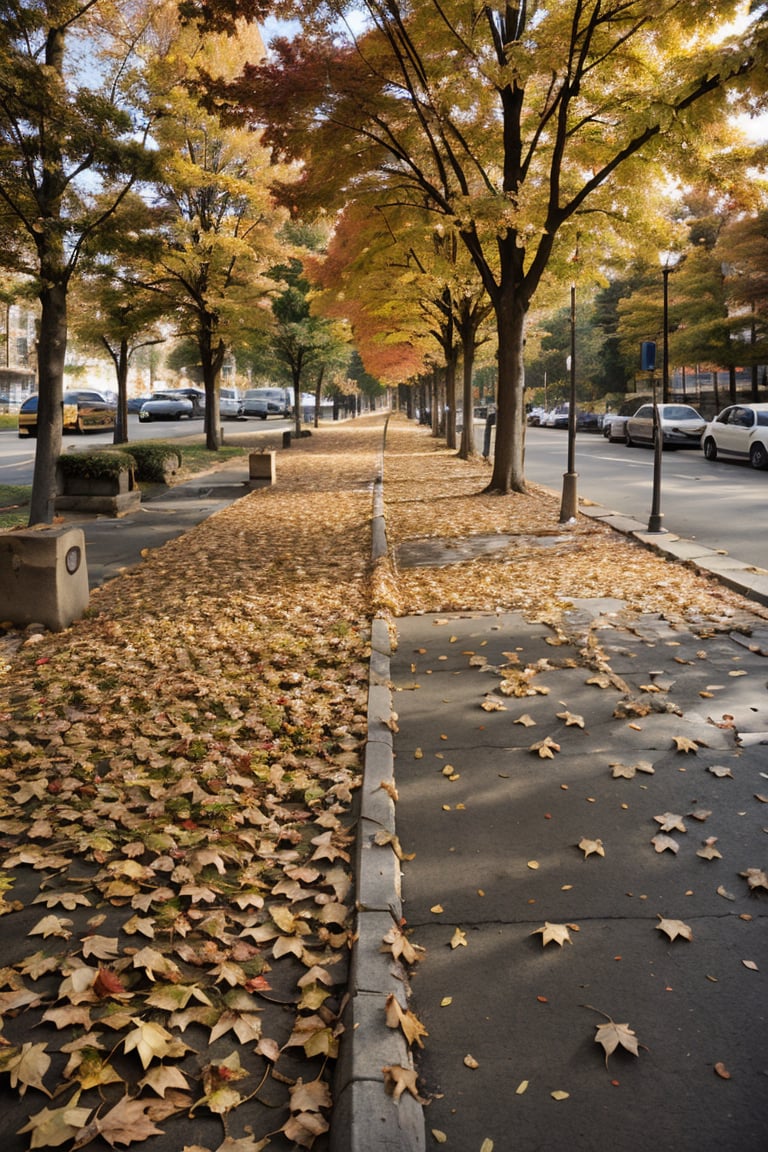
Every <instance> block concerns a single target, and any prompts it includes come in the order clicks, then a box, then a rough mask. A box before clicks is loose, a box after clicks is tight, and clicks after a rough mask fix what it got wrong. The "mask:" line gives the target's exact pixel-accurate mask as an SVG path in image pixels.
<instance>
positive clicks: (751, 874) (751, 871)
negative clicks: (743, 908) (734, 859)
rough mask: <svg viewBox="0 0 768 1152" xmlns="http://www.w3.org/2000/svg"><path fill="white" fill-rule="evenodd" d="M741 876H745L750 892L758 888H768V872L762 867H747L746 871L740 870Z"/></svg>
mask: <svg viewBox="0 0 768 1152" xmlns="http://www.w3.org/2000/svg"><path fill="white" fill-rule="evenodd" d="M739 876H743V877H744V879H745V880H746V882H747V887H748V888H749V890H750V892H754V890H755V889H756V888H766V889H768V872H766V871H765V870H764V869H762V868H747V870H746V872H739Z"/></svg>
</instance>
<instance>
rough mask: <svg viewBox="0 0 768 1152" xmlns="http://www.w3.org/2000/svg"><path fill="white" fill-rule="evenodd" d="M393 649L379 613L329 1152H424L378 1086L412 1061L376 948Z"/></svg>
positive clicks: (388, 911)
mask: <svg viewBox="0 0 768 1152" xmlns="http://www.w3.org/2000/svg"><path fill="white" fill-rule="evenodd" d="M384 437H385V438H386V426H385V428H384ZM371 552H372V559H373V561H374V562H375V561H376V560H378V559H380V558H381V557H382V556H386V554H387V534H386V523H385V519H384V473H383V445H382V452H381V455H380V458H379V466H378V470H377V476H376V479H375V481H374V486H373V520H372V545H371ZM391 655H392V646H391V642H390V635H389V627H388V625H387V622H386V620H384V619H383V618H381V617H377V618H375V619H374V620H373V621H372V624H371V661H370V669H369V681H368V733H367V739H366V747H365V763H364V768H363V785H362V795H361V799H360V813H359V819H358V830H357V837H356V849H355V873H356V878H357V892H356V910H357V924H356V932H355V941H354V945H353V948H352V957H351V965H350V979H349V985H348V994H349V999H348V1002H347V1006H346V1008H345V1011H344V1014H343V1024H344V1032H343V1034H342V1039H341V1045H340V1052H339V1062H338V1065H337V1068H336V1075H335V1100H336V1102H335V1104H334V1110H333V1121H332V1126H331V1152H423V1149H424V1147H425V1124H424V1113H423V1111H422V1107H421V1105H420V1104H419V1103H418V1101H417V1100H416V1099H414V1097H413V1096H410V1095H409V1094H408V1093H407V1092H405V1093H403V1095H402V1096H401V1097H400V1098H399V1100H397V1101H395V1100H394V1098H393V1097H392V1096H390V1095H388V1094H387V1092H386V1090H385V1088H384V1072H383V1069H384V1068H386V1067H389V1066H394V1065H400V1066H401V1067H403V1068H408V1069H412V1068H413V1066H414V1065H413V1059H412V1056H411V1052H410V1049H409V1048H408V1045H407V1043H406V1040H405V1037H404V1035H403V1034H402V1032H401V1031H400V1029H394V1028H388V1027H387V1025H386V1022H385V1015H384V1012H385V1005H386V1001H387V997H388V996H389V995H394V996H396V997H397V1000H398V1002H399V1004H400V1005H401V1007H402V1008H403V1009H404V1010H407V1008H408V1003H407V995H408V983H407V976H406V973H405V970H404V969H403V967H402V965H401V964H400V963H399V962H397V961H396V960H394V958H393V957H392V954H391V953H390V952H389V951H387V950H386V949H385V950H384V951H382V940H383V938H384V936H386V934H387V932H389V930H390V929H391V928H392V926H393V924H395V925H398V926H399V924H400V920H401V917H402V899H401V870H400V861H399V859H398V857H397V855H396V853H395V851H394V849H393V847H392V843H391V842H387V843H383V844H380V843H377V834H379V833H381V832H384V833H386V834H387V836H391V837H394V836H395V831H396V830H395V804H394V801H393V799H392V796H391V795H390V794H389V792H388V791H387V790H386V785H389V784H391V785H392V786H393V787H394V777H395V774H394V749H393V741H392V729H391V727H390V725H391V720H392V691H391V686H390V658H391ZM382 785H384V786H385V787H382ZM380 839H386V837H380Z"/></svg>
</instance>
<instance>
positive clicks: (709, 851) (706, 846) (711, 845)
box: [696, 836, 723, 860]
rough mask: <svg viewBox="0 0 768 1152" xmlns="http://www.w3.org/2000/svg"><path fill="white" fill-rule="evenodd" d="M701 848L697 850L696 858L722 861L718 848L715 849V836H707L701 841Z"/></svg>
mask: <svg viewBox="0 0 768 1152" xmlns="http://www.w3.org/2000/svg"><path fill="white" fill-rule="evenodd" d="M702 843H703V847H702V848H699V849H698V851H697V852H696V855H697V856H701V857H702V859H704V860H722V858H723V854H722V852H721V851H720V849H719V848H716V847H715V845H716V843H717V836H709V837H707V839H706V840H704V841H702Z"/></svg>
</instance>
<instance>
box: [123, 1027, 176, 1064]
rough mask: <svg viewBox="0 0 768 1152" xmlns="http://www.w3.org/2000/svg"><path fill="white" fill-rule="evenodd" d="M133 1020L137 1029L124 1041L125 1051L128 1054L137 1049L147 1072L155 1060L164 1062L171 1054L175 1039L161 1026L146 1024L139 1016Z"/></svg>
mask: <svg viewBox="0 0 768 1152" xmlns="http://www.w3.org/2000/svg"><path fill="white" fill-rule="evenodd" d="M131 1019H132V1020H133V1023H134V1024H135V1025H136V1027H135V1028H134V1030H133V1031H132V1032H129V1033H128V1035H127V1036H126V1037H125V1039H124V1040H123V1051H124V1052H126V1053H128V1052H133V1051H134V1049H135V1050H136V1053H137V1055H138V1057H139V1059H140V1060H141V1066H142V1068H144V1069H145V1070H146V1069H147V1068H148V1067H149V1065H150V1064H151V1063H152V1061H153V1060H162V1058H163V1056H167V1055H168V1054H169V1052H171V1050H172V1047H173V1039H174V1038H173V1036H172V1034H171V1033H170V1032H167V1031H166V1029H165V1028H163V1027H161V1025H160V1024H154V1023H153V1022H152V1021H147V1022H144V1021H142V1020H141V1019H139V1017H138V1016H133V1017H131Z"/></svg>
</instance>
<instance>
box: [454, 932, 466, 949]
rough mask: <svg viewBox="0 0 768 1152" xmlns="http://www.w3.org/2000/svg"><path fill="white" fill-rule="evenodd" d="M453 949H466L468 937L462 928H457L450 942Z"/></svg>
mask: <svg viewBox="0 0 768 1152" xmlns="http://www.w3.org/2000/svg"><path fill="white" fill-rule="evenodd" d="M450 944H451V948H466V946H467V937H466V934H465V933H464V932H463V931H462V929H461V928H455V929H454V932H453V936H451V940H450Z"/></svg>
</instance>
